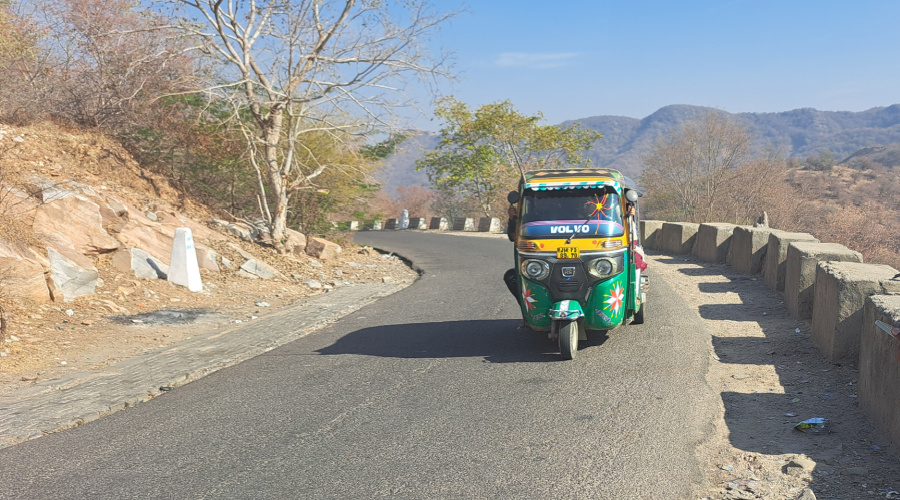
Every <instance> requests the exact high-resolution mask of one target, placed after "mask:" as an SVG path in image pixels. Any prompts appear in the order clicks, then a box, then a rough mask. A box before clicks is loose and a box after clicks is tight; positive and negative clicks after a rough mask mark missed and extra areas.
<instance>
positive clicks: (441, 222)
mask: <svg viewBox="0 0 900 500" xmlns="http://www.w3.org/2000/svg"><path fill="white" fill-rule="evenodd" d="M428 229H433V230H437V231H447V230H449V229H450V223H449V222H448V221H447V219H446V218H445V217H432V218H431V222H430V223H429V224H428Z"/></svg>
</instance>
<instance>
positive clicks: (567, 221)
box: [519, 188, 625, 238]
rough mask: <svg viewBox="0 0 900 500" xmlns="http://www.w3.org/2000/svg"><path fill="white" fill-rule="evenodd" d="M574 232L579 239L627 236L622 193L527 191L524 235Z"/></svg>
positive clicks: (604, 189)
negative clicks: (621, 199)
mask: <svg viewBox="0 0 900 500" xmlns="http://www.w3.org/2000/svg"><path fill="white" fill-rule="evenodd" d="M572 233H575V238H592V237H594V238H595V237H597V236H600V237H617V236H622V235H624V234H625V227H624V225H623V224H622V206H621V202H620V200H619V195H618V194H616V192H615V191H614V190H613V189H612V188H599V189H562V190H548V191H532V190H526V191H525V193H524V196H523V199H522V215H521V230H520V232H519V234H520V236H524V237H529V238H540V237H544V238H558V237H565V238H568V237H569V235H570V234H572ZM557 235H559V236H557Z"/></svg>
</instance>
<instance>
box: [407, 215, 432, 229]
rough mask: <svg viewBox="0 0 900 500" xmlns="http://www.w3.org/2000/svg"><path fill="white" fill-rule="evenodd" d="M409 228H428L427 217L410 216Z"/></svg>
mask: <svg viewBox="0 0 900 500" xmlns="http://www.w3.org/2000/svg"><path fill="white" fill-rule="evenodd" d="M409 228H410V229H419V230H423V231H424V230H425V229H428V221H427V220H426V219H425V217H410V219H409Z"/></svg>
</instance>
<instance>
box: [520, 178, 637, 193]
mask: <svg viewBox="0 0 900 500" xmlns="http://www.w3.org/2000/svg"><path fill="white" fill-rule="evenodd" d="M599 186H612V188H613V189H615V190H616V191H617V192H621V191H622V185H621V184H619V182H618V181H612V180H598V179H591V180H584V179H572V180H568V181H549V182H526V183H525V189H531V190H532V191H553V190H557V189H559V190H562V189H591V188H596V187H599Z"/></svg>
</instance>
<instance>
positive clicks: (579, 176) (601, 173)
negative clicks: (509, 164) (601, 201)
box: [524, 169, 626, 194]
mask: <svg viewBox="0 0 900 500" xmlns="http://www.w3.org/2000/svg"><path fill="white" fill-rule="evenodd" d="M524 180H525V189H531V190H533V191H552V190H561V189H590V188H596V187H600V186H612V187H613V189H615V190H616V192H618V193H619V194H621V193H622V181H623V180H626V179H625V178H624V177H623V176H622V174H621V173H620V172H619V171H617V170H612V169H596V170H590V169H571V170H539V171H536V172H530V173H528V174H525V179H524Z"/></svg>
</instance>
